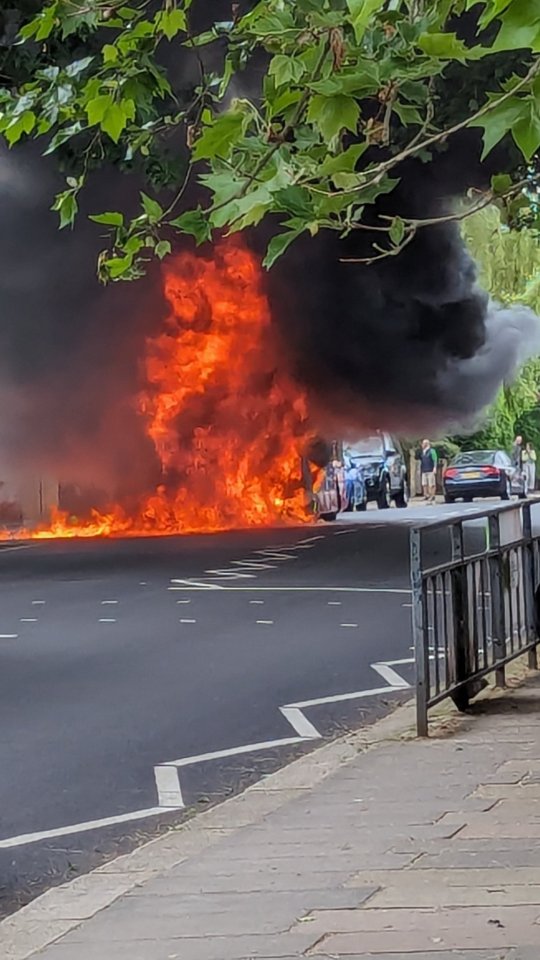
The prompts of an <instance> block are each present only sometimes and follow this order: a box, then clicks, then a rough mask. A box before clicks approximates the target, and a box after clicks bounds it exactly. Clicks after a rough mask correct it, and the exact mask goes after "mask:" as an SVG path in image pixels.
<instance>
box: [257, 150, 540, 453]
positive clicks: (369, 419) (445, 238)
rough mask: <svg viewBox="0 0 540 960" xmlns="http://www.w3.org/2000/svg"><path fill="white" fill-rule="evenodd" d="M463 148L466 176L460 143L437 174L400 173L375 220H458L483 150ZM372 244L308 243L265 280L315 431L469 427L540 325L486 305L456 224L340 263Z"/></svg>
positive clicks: (529, 350) (366, 240)
mask: <svg viewBox="0 0 540 960" xmlns="http://www.w3.org/2000/svg"><path fill="white" fill-rule="evenodd" d="M466 143H467V150H466V156H467V158H468V160H467V164H466V165H465V168H464V169H463V170H462V172H461V174H460V173H459V168H460V165H462V162H463V152H462V151H463V150H464V143H463V142H462V143H461V144H459V143H458V144H456V146H455V147H454V148H453V151H452V152H449V153H448V155H447V156H445V157H444V158H443V159H442V160H441V161H435V162H434V163H433V165H432V166H431V168H427V167H426V166H425V165H423V164H418V163H409V164H407V165H406V166H404V167H403V168H402V169H401V171H400V173H401V184H400V186H399V187H398V189H397V190H396V192H395V193H394V194H393V195H391V197H390V198H388V197H386V198H385V199H384V201H382V202H381V204H380V205H379V207H378V210H379V212H380V213H392V214H395V213H396V212H398V213H400V214H401V215H403V216H413V217H422V218H430V217H432V216H440V215H442V214H445V213H448V212H449V211H450V210H452V208H453V200H455V198H457V197H458V196H459V195H460V193H464V192H465V189H466V187H468V186H470V185H471V182H474V181H476V185H478V182H479V174H480V170H479V169H476V170H475V166H474V157H475V153H476V152H477V148H476V144H474V143H473V145H472V149H471V143H470V141H466ZM460 178H461V181H460ZM480 179H481V177H480ZM454 208H455V204H454ZM373 239H375V237H374V236H370V235H367V236H366V235H365V234H364V233H362V234H361V236H360V237H359V236H358V235H355V236H354V237H352V238H348V239H345V240H339V239H337V237H335V236H332V235H329V234H323V235H319V236H317V237H315V238H306V239H304V240H302V241H300V242H298V243H296V244H293V245H292V247H290V248H289V251H288V254H287V256H286V257H285V258H283V259H282V260H281V261H278V264H277V267H276V268H275V272H274V273H273V274H272V273H271V274H270V276H269V280H268V283H269V290H270V296H271V300H272V304H273V314H274V317H275V318H276V320H277V323H278V327H279V331H280V336H281V341H282V349H283V350H284V353H285V356H286V357H287V358H288V361H289V362H290V363H291V365H292V370H293V373H294V375H295V376H296V377H297V379H298V380H299V381H300V382H301V383H302V384H305V385H306V386H307V388H308V390H309V394H310V397H311V401H312V408H314V409H315V411H316V417H317V419H318V422H319V424H321V425H322V426H323V427H325V428H326V430H327V431H328V430H333V431H335V430H341V431H342V432H343V431H345V432H346V433H347V434H354V433H355V432H356V433H357V434H358V433H359V432H361V431H362V429H366V430H371V429H373V428H375V427H386V428H387V429H390V430H394V431H399V432H401V433H405V434H409V435H412V436H415V435H416V436H417V435H418V433H420V432H424V431H426V430H428V429H429V430H436V431H442V430H449V429H452V428H457V427H459V428H460V429H462V428H464V427H465V428H467V427H469V428H471V427H472V426H474V425H475V423H476V422H477V421H478V418H479V415H480V414H481V412H482V411H483V410H484V409H485V407H486V406H487V405H488V404H490V403H491V402H492V401H493V400H494V398H495V396H496V393H497V391H498V389H499V388H500V386H501V385H502V383H503V382H508V381H509V380H511V379H512V378H513V377H514V376H515V375H516V373H517V371H518V369H519V366H520V365H521V364H522V363H523V362H524V360H525V359H526V358H527V357H528V356H531V355H533V354H535V353H538V352H540V320H539V319H538V317H536V315H535V314H534V313H533V312H532V311H531V310H529V309H527V308H525V307H512V308H503V307H501V306H499V305H497V304H496V303H493V302H492V301H490V299H489V298H488V296H487V294H486V293H485V292H484V291H483V290H481V289H480V288H479V286H478V282H477V270H476V266H475V264H474V263H473V261H472V259H471V257H470V255H469V254H468V252H467V250H466V248H465V245H464V243H463V240H462V238H461V236H460V233H459V228H458V226H457V225H456V224H454V223H444V224H439V225H437V226H432V227H426V228H424V229H422V230H420V231H419V232H418V235H417V238H416V239H415V240H414V241H413V242H412V243H411V244H410V245H409V246H408V247H407V248H406V249H405V250H404V251H403V252H402V254H401V255H400V256H399V257H389V258H387V259H385V260H380V261H378V262H376V263H372V264H370V265H365V264H355V263H351V262H348V263H347V262H345V263H344V262H341V260H342V258H345V259H347V258H355V257H356V258H361V257H365V256H366V255H367V254H368V253H369V244H370V243H371V242H372V241H373Z"/></svg>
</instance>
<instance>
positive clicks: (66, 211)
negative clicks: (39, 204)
mask: <svg viewBox="0 0 540 960" xmlns="http://www.w3.org/2000/svg"><path fill="white" fill-rule="evenodd" d="M78 209H79V205H78V203H77V197H76V196H75V193H74V192H73V190H66V191H65V193H59V194H58V196H57V197H56V200H55V201H54V203H53V205H52V210H56V211H57V212H58V214H59V216H60V229H61V230H63V229H64V227H68V226H73V223H74V221H75V217H76V216H77V212H78Z"/></svg>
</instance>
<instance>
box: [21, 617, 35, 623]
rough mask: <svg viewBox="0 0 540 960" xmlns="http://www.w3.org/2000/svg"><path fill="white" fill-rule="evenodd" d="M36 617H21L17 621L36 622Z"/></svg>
mask: <svg viewBox="0 0 540 960" xmlns="http://www.w3.org/2000/svg"><path fill="white" fill-rule="evenodd" d="M37 622H38V620H37V617H21V618H20V620H19V623H37Z"/></svg>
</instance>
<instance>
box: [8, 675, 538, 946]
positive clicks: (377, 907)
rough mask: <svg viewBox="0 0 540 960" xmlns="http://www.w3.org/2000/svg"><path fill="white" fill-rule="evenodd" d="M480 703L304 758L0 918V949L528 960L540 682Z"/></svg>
mask: <svg viewBox="0 0 540 960" xmlns="http://www.w3.org/2000/svg"><path fill="white" fill-rule="evenodd" d="M477 710H478V712H477V714H476V715H475V716H473V717H470V718H467V719H466V720H465V721H462V720H459V721H458V720H456V721H454V720H451V721H448V722H447V723H443V724H442V725H441V726H440V731H439V737H438V739H432V740H431V741H430V742H418V741H414V740H407V739H404V738H403V728H404V723H410V721H411V712H410V708H407V707H406V708H404V709H403V710H400V711H398V712H397V714H395V715H394V717H392V718H387V719H386V720H383V721H381V722H380V723H379V724H377V725H375V727H374V728H372V731H371V733H370V732H369V731H368V732H366V731H364V732H360V733H358V734H356V735H355V736H353V737H349V738H347V739H346V740H345V741H341V742H340V743H337V744H330V745H328V746H326V747H323V748H322V749H320V750H318V751H316V752H315V753H313V754H311V755H310V756H308V757H304V758H302V759H300V760H299V761H297V762H295V763H294V764H292V765H291V766H290V767H288V768H286V769H285V770H283V771H280V772H279V773H277V774H275V775H273V776H272V777H269V778H268V779H267V780H266V781H263V782H262V783H260V784H259V785H257V786H256V787H253V788H251V789H249V790H248V791H247V792H246V793H245V794H244V795H243V796H241V797H238V798H235V799H233V800H231V801H229V802H227V803H225V804H223V805H221V806H220V807H217V808H215V809H214V810H212V811H209V812H208V813H207V814H205V815H203V816H201V817H198V818H197V819H196V820H194V821H193V822H192V823H191V824H190V825H188V827H187V828H183V829H180V830H177V831H174V832H173V833H171V834H170V835H169V836H167V837H166V838H162V839H161V840H158V841H155V842H154V843H152V844H150V845H148V846H146V847H145V848H142V849H141V850H139V851H137V852H136V853H134V854H132V855H131V856H130V857H124V858H121V859H120V860H117V861H115V862H114V863H111V864H109V865H107V866H105V867H102V868H101V869H100V870H98V871H96V872H95V873H94V874H92V875H90V876H89V877H81V878H80V879H78V880H77V881H75V882H74V883H73V884H71V885H70V886H67V887H65V888H60V889H58V890H53V891H50V892H49V893H48V894H46V895H45V896H44V897H42V898H40V899H39V900H38V901H36V902H35V903H34V904H31V905H30V906H29V907H27V908H25V909H24V910H22V911H20V912H19V913H18V914H17V915H16V916H15V917H14V918H11V920H8V921H5V922H4V923H3V924H0V943H1V944H2V948H1V950H0V954H1V956H2V960H23V958H26V957H30V956H31V957H37V956H38V955H39V958H40V960H240V958H242V960H249V958H267V960H270V958H273V960H277V958H280V960H285V958H289V960H292V958H299V957H304V956H307V957H315V958H346V960H368V958H378V960H539V958H540V679H539V678H538V676H536V677H534V678H532V679H530V680H529V682H528V683H527V684H525V685H524V686H522V687H520V688H519V689H517V690H515V691H510V692H508V693H506V694H505V695H504V696H503V697H501V698H496V699H494V700H491V701H485V702H483V704H481V706H480V707H479V708H477ZM375 741H377V742H375ZM113 901H114V902H113ZM85 918H88V919H85ZM53 940H54V941H56V942H54V943H52V941H53ZM47 942H49V946H45V948H44V949H43V951H42V952H39V954H38V953H37V952H36V951H38V950H39V947H40V946H44V945H45V944H47Z"/></svg>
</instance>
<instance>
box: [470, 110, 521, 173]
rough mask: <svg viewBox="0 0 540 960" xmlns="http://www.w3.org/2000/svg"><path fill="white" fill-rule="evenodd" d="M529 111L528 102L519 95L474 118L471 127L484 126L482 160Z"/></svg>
mask: <svg viewBox="0 0 540 960" xmlns="http://www.w3.org/2000/svg"><path fill="white" fill-rule="evenodd" d="M526 112H527V104H526V102H525V101H524V100H520V99H519V98H518V97H511V98H510V99H509V100H506V101H505V102H504V103H501V104H499V105H497V106H495V107H493V108H492V109H491V110H489V111H488V112H487V113H485V114H484V115H483V116H481V117H478V118H477V119H476V120H472V121H471V123H470V126H471V127H483V129H484V151H483V153H482V160H483V159H484V158H485V157H487V155H488V153H490V152H491V150H493V147H495V146H496V145H497V144H498V143H499V141H500V140H502V138H503V137H504V136H505V135H506V134H507V133H508V132H509V131H510V130H511V129H512V127H513V126H514V124H515V123H516V122H517V121H518V120H519V119H520V118H521V117H522V116H523V114H524V113H526Z"/></svg>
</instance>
